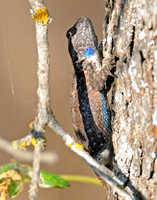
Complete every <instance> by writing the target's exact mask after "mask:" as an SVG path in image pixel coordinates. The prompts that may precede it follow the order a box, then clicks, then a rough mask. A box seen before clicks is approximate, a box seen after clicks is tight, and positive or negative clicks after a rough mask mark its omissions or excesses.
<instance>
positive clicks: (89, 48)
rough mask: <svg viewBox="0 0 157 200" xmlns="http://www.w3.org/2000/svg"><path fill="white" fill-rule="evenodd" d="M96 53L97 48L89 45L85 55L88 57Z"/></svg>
mask: <svg viewBox="0 0 157 200" xmlns="http://www.w3.org/2000/svg"><path fill="white" fill-rule="evenodd" d="M94 54H95V50H94V49H92V47H88V48H87V49H86V51H85V57H86V58H90V57H91V56H93V55H94Z"/></svg>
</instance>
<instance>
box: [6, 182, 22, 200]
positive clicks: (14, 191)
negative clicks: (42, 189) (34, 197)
mask: <svg viewBox="0 0 157 200" xmlns="http://www.w3.org/2000/svg"><path fill="white" fill-rule="evenodd" d="M22 188H23V187H21V181H13V180H11V184H10V185H9V186H8V196H10V197H16V196H17V195H18V194H19V192H20V191H21V190H22Z"/></svg>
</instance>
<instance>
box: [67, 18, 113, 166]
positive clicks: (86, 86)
mask: <svg viewBox="0 0 157 200" xmlns="http://www.w3.org/2000/svg"><path fill="white" fill-rule="evenodd" d="M67 37H68V40H69V53H70V56H71V59H72V62H73V69H74V70H73V76H72V91H71V108H72V120H73V127H74V130H75V133H76V136H77V138H78V140H79V142H80V143H81V144H82V145H83V146H84V149H85V150H86V151H88V152H89V153H90V155H91V156H92V157H93V158H94V159H95V160H97V162H99V163H100V164H103V165H106V164H108V163H109V162H110V160H111V158H112V139H111V136H112V135H111V133H112V132H111V124H110V111H109V107H108V102H107V97H106V90H105V81H106V79H103V77H106V76H107V74H102V73H105V70H103V69H102V66H101V58H100V55H99V52H98V41H97V36H96V35H95V32H94V29H93V26H92V23H91V21H90V20H89V19H88V18H86V17H83V18H80V19H79V20H78V21H77V22H76V23H75V24H74V26H73V27H72V28H71V29H69V30H68V32H67Z"/></svg>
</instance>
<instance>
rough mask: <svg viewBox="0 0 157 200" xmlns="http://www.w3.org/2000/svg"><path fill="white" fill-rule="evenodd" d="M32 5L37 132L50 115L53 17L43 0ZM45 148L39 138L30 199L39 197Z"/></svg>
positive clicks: (33, 2)
mask: <svg viewBox="0 0 157 200" xmlns="http://www.w3.org/2000/svg"><path fill="white" fill-rule="evenodd" d="M29 3H30V5H31V8H32V10H31V12H32V17H33V18H34V19H35V27H36V42H37V51H38V89H37V94H38V116H37V121H36V122H35V124H34V130H35V131H36V132H43V130H44V128H45V126H46V124H47V121H48V116H49V114H48V113H49V109H50V92H49V74H50V72H49V69H50V55H49V44H48V23H49V22H50V20H51V17H49V15H48V11H47V9H46V7H45V5H44V4H43V1H42V0H29ZM43 149H44V143H43V142H41V141H40V140H38V139H37V145H36V147H35V150H34V161H33V178H32V181H31V184H30V193H29V199H30V200H36V199H37V191H38V181H39V171H40V160H39V154H40V152H41V151H42V150H43Z"/></svg>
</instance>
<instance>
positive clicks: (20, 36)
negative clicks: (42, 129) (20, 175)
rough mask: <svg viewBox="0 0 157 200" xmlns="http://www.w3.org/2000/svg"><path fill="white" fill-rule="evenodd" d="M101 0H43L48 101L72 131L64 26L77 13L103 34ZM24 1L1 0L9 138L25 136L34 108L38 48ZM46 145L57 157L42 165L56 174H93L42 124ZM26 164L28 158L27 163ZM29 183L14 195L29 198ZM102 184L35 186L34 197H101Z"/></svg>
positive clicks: (2, 105) (3, 99)
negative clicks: (48, 18)
mask: <svg viewBox="0 0 157 200" xmlns="http://www.w3.org/2000/svg"><path fill="white" fill-rule="evenodd" d="M103 3H104V2H103V0H99V1H98V0H78V1H73V0H67V1H61V0H47V1H45V5H46V7H47V8H48V11H49V13H50V15H51V16H52V17H53V21H52V23H51V24H49V46H50V55H51V75H50V76H51V106H52V109H53V111H54V113H55V115H56V118H57V120H58V121H59V123H60V124H61V125H62V126H63V128H64V129H65V130H67V131H68V132H70V133H71V135H72V136H74V132H73V128H72V122H71V109H70V85H71V80H70V79H71V69H72V63H71V59H70V56H69V54H68V42H67V39H66V36H65V35H66V31H67V30H68V29H69V28H70V27H71V26H73V24H74V23H75V22H76V20H77V19H78V18H79V17H81V16H87V17H89V18H90V19H91V20H92V22H93V25H94V27H95V31H96V33H97V35H98V38H99V43H100V41H101V38H102V21H103V19H104V4H103ZM29 9H30V5H29V3H28V1H21V0H14V1H11V0H0V15H1V16H0V94H1V95H0V135H1V136H2V137H4V138H5V139H7V140H9V141H12V140H15V139H18V138H21V137H24V136H25V135H27V134H28V133H29V131H30V129H29V123H30V122H32V121H33V120H34V118H35V116H36V112H37V95H36V88H37V75H36V71H37V50H36V40H35V27H34V22H33V20H32V19H31V16H30V12H29ZM46 137H47V149H48V150H55V151H56V152H57V153H58V155H59V162H58V163H57V164H54V165H51V166H50V165H44V164H42V169H44V170H47V171H49V172H52V173H56V174H81V175H89V176H94V177H96V175H95V174H94V172H93V171H92V170H91V169H90V167H89V166H88V165H87V164H86V163H85V162H84V161H83V160H82V159H80V158H79V157H78V156H77V155H76V154H74V153H73V152H71V151H70V150H69V149H68V148H67V147H65V145H64V144H63V142H62V140H61V139H60V138H59V137H58V136H56V134H55V133H53V132H52V131H51V130H50V129H48V128H47V129H46ZM10 159H11V156H9V155H7V154H6V153H4V152H2V151H0V165H2V164H6V163H9V162H10ZM26 164H30V165H31V163H26ZM27 190H28V186H25V188H24V191H23V192H22V193H20V195H19V196H18V197H17V199H22V200H25V199H28V193H27ZM104 196H105V194H104V191H103V189H102V188H100V187H98V186H92V185H88V184H83V183H82V184H81V183H72V184H71V187H70V188H68V189H62V190H60V189H40V191H39V193H38V199H39V200H43V199H46V200H50V199H53V200H61V199H64V200H72V199H75V200H80V199H82V200H89V199H90V200H95V199H96V200H97V199H99V200H103V199H105V198H104Z"/></svg>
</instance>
